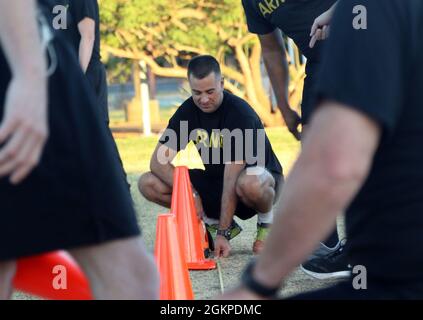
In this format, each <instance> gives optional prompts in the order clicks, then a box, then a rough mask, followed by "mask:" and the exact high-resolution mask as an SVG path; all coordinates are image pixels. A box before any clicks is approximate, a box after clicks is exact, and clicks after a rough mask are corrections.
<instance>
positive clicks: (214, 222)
mask: <svg viewBox="0 0 423 320" xmlns="http://www.w3.org/2000/svg"><path fill="white" fill-rule="evenodd" d="M203 221H204V223H206V224H208V225H209V226H211V225H213V224H219V220H216V219H213V218H209V217H207V216H203Z"/></svg>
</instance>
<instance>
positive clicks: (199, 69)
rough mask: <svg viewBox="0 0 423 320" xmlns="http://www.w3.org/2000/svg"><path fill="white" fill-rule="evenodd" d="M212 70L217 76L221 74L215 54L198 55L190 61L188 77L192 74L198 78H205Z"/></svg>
mask: <svg viewBox="0 0 423 320" xmlns="http://www.w3.org/2000/svg"><path fill="white" fill-rule="evenodd" d="M212 72H214V73H215V74H216V76H220V75H221V71H220V66H219V62H217V60H216V59H215V58H214V57H213V56H210V55H202V56H196V57H194V58H192V59H191V61H190V62H189V63H188V78H189V76H191V75H192V76H194V77H195V78H196V79H204V78H205V77H207V76H208V75H209V74H210V73H212Z"/></svg>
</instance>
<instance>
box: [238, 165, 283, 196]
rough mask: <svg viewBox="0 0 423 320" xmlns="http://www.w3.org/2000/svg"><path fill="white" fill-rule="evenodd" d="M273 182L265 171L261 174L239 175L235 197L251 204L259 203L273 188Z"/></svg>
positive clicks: (245, 173) (244, 173)
mask: <svg viewBox="0 0 423 320" xmlns="http://www.w3.org/2000/svg"><path fill="white" fill-rule="evenodd" d="M274 185H275V181H274V179H273V177H272V175H271V174H270V173H268V172H266V171H264V172H263V173H262V174H260V175H258V174H247V172H246V171H244V172H243V173H241V175H240V176H239V178H238V180H237V184H236V192H237V195H238V196H239V197H240V198H241V199H243V200H245V201H247V202H252V203H258V202H260V201H261V200H262V199H263V198H264V197H265V195H266V192H269V191H270V190H271V189H273V188H274Z"/></svg>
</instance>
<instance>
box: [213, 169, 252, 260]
mask: <svg viewBox="0 0 423 320" xmlns="http://www.w3.org/2000/svg"><path fill="white" fill-rule="evenodd" d="M244 168H245V164H244V163H242V164H238V163H227V164H225V172H224V178H223V191H222V201H221V210H220V221H219V229H220V230H226V229H228V228H229V227H230V225H231V223H232V219H233V217H234V213H235V209H236V205H237V203H238V198H237V195H236V182H237V179H238V177H239V174H240V173H241V171H242V170H243V169H244ZM214 247H215V256H216V257H221V256H223V257H225V258H226V257H227V256H229V253H230V251H231V246H230V244H229V241H228V240H227V239H226V238H225V237H223V236H220V235H218V236H216V241H215V244H214Z"/></svg>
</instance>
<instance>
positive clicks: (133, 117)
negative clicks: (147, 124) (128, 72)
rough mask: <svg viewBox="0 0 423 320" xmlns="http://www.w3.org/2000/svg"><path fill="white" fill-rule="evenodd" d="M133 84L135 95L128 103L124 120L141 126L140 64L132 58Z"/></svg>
mask: <svg viewBox="0 0 423 320" xmlns="http://www.w3.org/2000/svg"><path fill="white" fill-rule="evenodd" d="M132 66H133V84H134V91H135V97H134V99H133V100H132V101H131V102H130V103H129V104H128V106H127V109H126V121H127V122H128V123H131V124H135V125H137V126H138V125H139V126H140V127H141V120H142V115H141V80H140V71H141V70H140V66H139V63H138V61H137V60H133V63H132Z"/></svg>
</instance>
